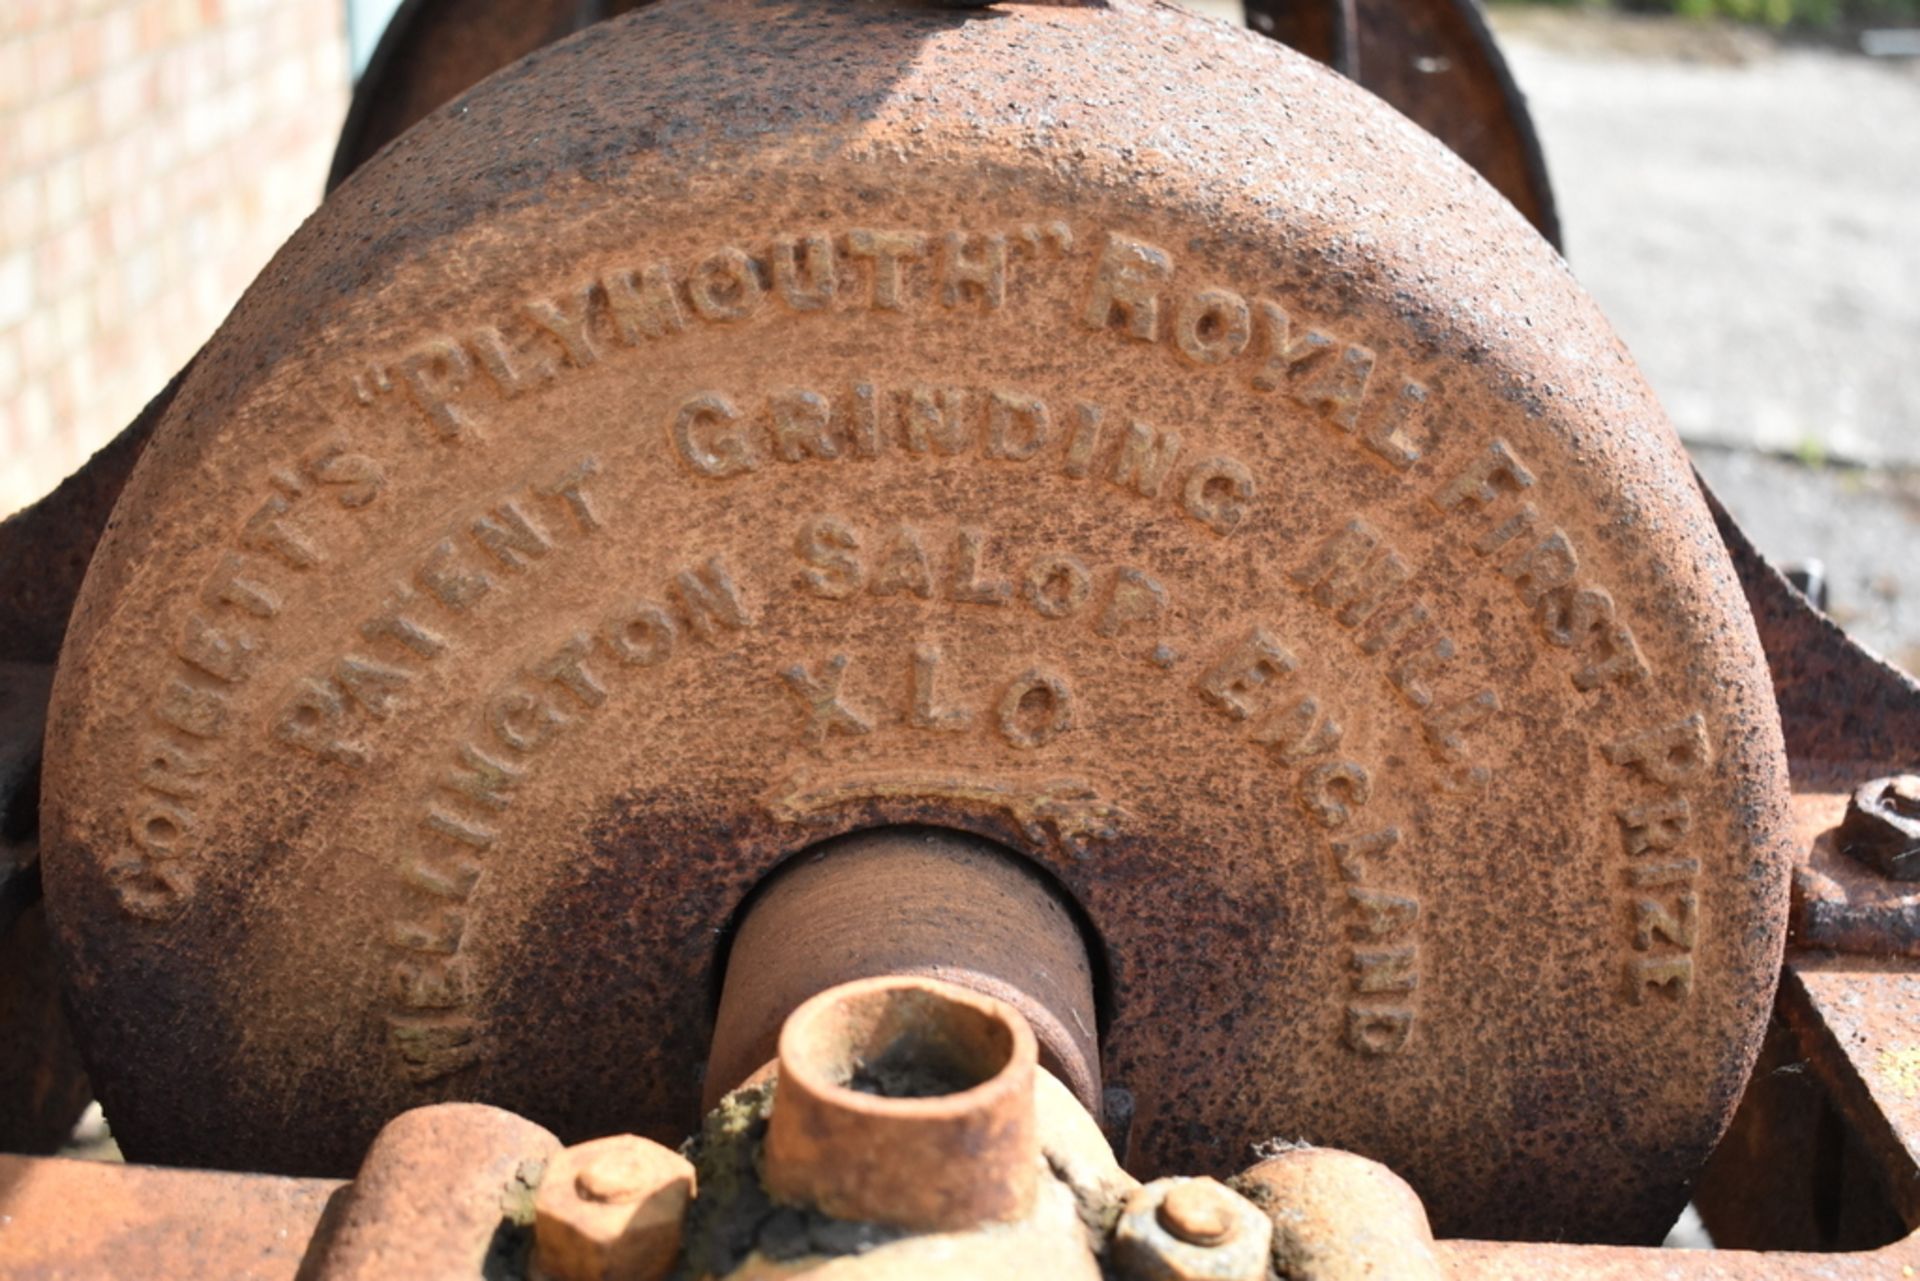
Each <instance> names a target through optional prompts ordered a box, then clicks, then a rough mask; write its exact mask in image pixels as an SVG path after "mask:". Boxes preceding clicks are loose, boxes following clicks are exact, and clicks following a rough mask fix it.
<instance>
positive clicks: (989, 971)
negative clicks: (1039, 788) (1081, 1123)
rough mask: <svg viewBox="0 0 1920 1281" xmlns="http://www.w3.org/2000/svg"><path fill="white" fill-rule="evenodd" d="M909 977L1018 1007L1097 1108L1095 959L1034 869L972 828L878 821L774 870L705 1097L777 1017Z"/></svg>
mask: <svg viewBox="0 0 1920 1281" xmlns="http://www.w3.org/2000/svg"><path fill="white" fill-rule="evenodd" d="M883 974H916V975H922V976H925V977H927V978H932V979H940V980H942V981H944V982H948V983H958V984H961V985H962V986H965V987H969V988H972V989H973V990H974V991H976V992H981V993H984V994H985V995H987V996H990V997H993V998H994V999H996V1000H1000V1001H1005V1002H1006V1003H1007V1004H1008V1005H1011V1006H1013V1007H1014V1008H1015V1009H1017V1010H1019V1011H1020V1013H1021V1015H1022V1016H1023V1017H1024V1018H1025V1019H1026V1020H1027V1022H1028V1023H1029V1024H1030V1025H1031V1026H1032V1028H1033V1034H1034V1036H1035V1037H1036V1038H1037V1039H1038V1041H1039V1045H1040V1063H1041V1066H1043V1067H1045V1068H1046V1069H1047V1070H1048V1071H1049V1072H1052V1073H1053V1074H1054V1075H1055V1076H1057V1077H1059V1078H1060V1080H1061V1081H1062V1083H1064V1084H1065V1085H1066V1087H1067V1088H1068V1089H1070V1090H1072V1091H1073V1093H1074V1097H1075V1098H1077V1099H1079V1100H1080V1103H1081V1106H1082V1107H1085V1108H1086V1109H1087V1110H1088V1111H1089V1112H1091V1113H1093V1114H1094V1116H1095V1117H1096V1118H1098V1117H1099V1115H1100V1098H1101V1092H1100V1047H1099V1041H1098V1035H1099V1033H1098V1028H1097V1026H1096V1022H1095V1015H1094V996H1093V966H1092V964H1091V962H1090V961H1089V960H1088V957H1087V946H1086V943H1085V941H1084V940H1083V939H1082V937H1081V933H1080V927H1079V925H1078V924H1077V923H1076V922H1075V920H1074V918H1073V915H1072V913H1071V911H1070V910H1069V909H1068V907H1067V906H1066V904H1065V903H1064V902H1062V900H1061V897H1060V895H1059V893H1058V891H1056V890H1055V889H1054V888H1053V887H1052V886H1051V885H1050V884H1048V883H1047V881H1046V880H1045V879H1043V878H1042V876H1041V875H1040V873H1039V872H1038V871H1036V870H1035V869H1034V868H1033V867H1032V866H1031V865H1029V864H1028V863H1027V862H1025V861H1024V860H1023V859H1021V858H1020V857H1019V856H1018V855H1017V854H1014V853H1013V852H1012V851H1010V850H1007V849H1004V848H1002V847H1001V846H999V845H996V844H994V843H993V842H992V841H988V840H985V839H983V838H981V837H978V836H974V835H972V834H970V833H967V832H956V831H952V830H949V829H946V828H935V827H885V828H878V829H875V830H872V831H865V832H855V833H852V834H849V835H847V836H842V837H839V838H837V839H835V840H832V841H828V842H825V843H823V844H821V845H819V846H817V847H815V848H814V849H812V850H810V851H808V852H807V853H805V854H802V855H800V856H799V857H797V858H795V859H793V860H792V861H791V862H789V863H788V864H787V866H786V867H784V868H783V869H781V870H780V872H778V873H777V874H776V875H775V877H774V878H773V880H772V881H771V882H770V883H769V884H768V885H767V887H766V890H765V891H764V892H763V893H762V894H761V895H760V897H759V898H758V899H757V900H756V901H755V902H754V903H753V905H752V907H751V908H750V909H749V910H748V912H747V914H746V918H745V919H744V920H743V921H742V922H741V923H740V930H739V933H738V934H737V935H736V936H735V938H734V942H733V950H732V952H731V954H730V955H729V956H728V958H727V975H726V983H725V986H724V988H723V989H722V991H721V995H720V1009H719V1012H718V1014H717V1015H716V1017H715V1019H714V1029H713V1046H712V1050H711V1052H710V1053H709V1055H708V1059H707V1085H706V1098H705V1105H706V1106H707V1107H709V1108H711V1107H713V1106H714V1105H715V1104H717V1103H718V1102H719V1101H720V1098H721V1096H722V1095H724V1094H726V1093H727V1092H728V1091H729V1090H732V1089H733V1088H734V1087H736V1086H738V1085H739V1084H740V1083H741V1082H742V1081H744V1080H745V1079H746V1078H747V1076H748V1074H750V1073H752V1072H754V1071H755V1070H757V1069H758V1068H759V1067H760V1066H761V1065H762V1064H764V1063H766V1062H767V1060H769V1059H771V1058H772V1057H773V1055H774V1045H775V1042H776V1040H777V1039H778V1037H779V1033H780V1027H781V1024H782V1023H783V1022H784V1021H785V1019H786V1017H787V1015H789V1014H790V1013H792V1012H793V1011H794V1010H795V1009H796V1008H797V1007H798V1006H799V1005H800V1003H801V1002H802V1001H804V1000H806V999H807V998H808V997H810V996H812V995H813V994H814V993H816V992H823V991H825V990H826V989H828V988H830V987H832V986H834V985H835V984H838V983H848V982H852V981H853V980H855V979H865V978H876V977H878V976H880V975H883Z"/></svg>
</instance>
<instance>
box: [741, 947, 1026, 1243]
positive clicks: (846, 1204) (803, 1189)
mask: <svg viewBox="0 0 1920 1281" xmlns="http://www.w3.org/2000/svg"><path fill="white" fill-rule="evenodd" d="M1035 1069H1036V1053H1035V1045H1034V1039H1033V1032H1032V1030H1031V1029H1030V1028H1029V1027H1028V1026H1027V1021H1026V1020H1025V1019H1023V1018H1021V1017H1020V1014H1019V1012H1018V1011H1016V1010H1014V1009H1013V1008H1012V1007H1011V1006H1009V1005H1007V1004H1006V1003H1005V1002H1002V1001H996V1000H993V999H992V998H990V997H985V996H981V995H980V994H978V993H977V992H972V991H969V990H967V989H966V988H962V987H957V986H955V985H953V984H950V983H940V982H937V981H935V980H932V979H924V978H911V977H898V976H895V977H886V978H878V979H865V980H862V981H860V982H857V983H848V984H846V985H844V986H841V987H837V988H833V989H831V990H829V991H826V992H822V993H821V994H820V995H818V996H816V997H814V998H813V999H812V1000H810V1001H807V1002H806V1003H805V1004H803V1005H802V1006H801V1007H800V1008H799V1009H797V1010H795V1011H794V1012H793V1014H792V1016H791V1017H789V1018H788V1019H787V1021H786V1024H785V1026H784V1027H783V1028H782V1029H781V1032H780V1069H779V1070H780V1075H779V1080H778V1082H777V1084H776V1085H775V1086H774V1096H773V1115H772V1117H771V1118H770V1119H769V1121H768V1126H767V1141H766V1150H765V1163H764V1168H763V1171H762V1173H763V1177H764V1179H765V1181H766V1185H767V1190H768V1191H769V1192H771V1193H772V1194H773V1195H774V1196H775V1197H777V1198H779V1199H780V1200H783V1201H788V1202H792V1203H796V1204H801V1205H809V1206H813V1207H815V1208H817V1209H819V1210H821V1211H822V1212H824V1213H826V1214H828V1215H831V1216H832V1217H834V1218H838V1219H853V1220H860V1221H865V1222H871V1223H887V1224H892V1225H895V1226H898V1227H905V1228H913V1229H917V1230H922V1231H935V1232H938V1231H953V1230H957V1229H961V1228H967V1227H972V1226H975V1225H977V1224H981V1223H988V1222H996V1221H1003V1220H1007V1219H1013V1218H1018V1217H1019V1216H1020V1215H1022V1214H1024V1213H1025V1212H1026V1210H1027V1207H1028V1206H1029V1204H1030V1203H1031V1201H1032V1199H1033V1191H1034V1181H1035V1177H1036V1175H1037V1172H1038V1169H1039V1163H1040V1143H1039V1137H1038V1133H1037V1130H1036V1128H1035V1122H1034V1093H1033V1092H1034V1073H1035Z"/></svg>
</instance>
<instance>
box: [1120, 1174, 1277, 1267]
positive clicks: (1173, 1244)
mask: <svg viewBox="0 0 1920 1281" xmlns="http://www.w3.org/2000/svg"><path fill="white" fill-rule="evenodd" d="M1272 1241H1273V1222H1272V1220H1270V1219H1268V1218H1267V1216H1266V1215H1265V1214H1264V1213H1262V1212H1261V1210H1260V1209H1259V1208H1258V1207H1257V1206H1255V1205H1254V1204H1253V1203H1252V1202H1250V1201H1248V1200H1247V1199H1246V1198H1245V1197H1243V1196H1241V1195H1239V1194H1238V1193H1237V1192H1233V1191H1231V1190H1229V1189H1228V1188H1227V1187H1225V1186H1224V1185H1222V1184H1220V1183H1218V1182H1215V1181H1214V1180H1213V1179H1156V1180H1155V1181H1154V1182H1152V1183H1149V1184H1146V1185H1145V1186H1144V1187H1140V1188H1136V1189H1134V1192H1133V1194H1132V1195H1131V1196H1129V1197H1128V1198H1127V1202H1126V1205H1125V1206H1124V1207H1122V1209H1121V1211H1120V1219H1119V1222H1117V1223H1116V1224H1115V1225H1114V1229H1113V1248H1112V1257H1113V1263H1114V1267H1115V1269H1116V1270H1117V1271H1118V1272H1119V1274H1120V1276H1122V1277H1123V1278H1127V1281H1266V1278H1267V1277H1268V1275H1269V1273H1268V1262H1269V1257H1270V1247H1271V1245H1272Z"/></svg>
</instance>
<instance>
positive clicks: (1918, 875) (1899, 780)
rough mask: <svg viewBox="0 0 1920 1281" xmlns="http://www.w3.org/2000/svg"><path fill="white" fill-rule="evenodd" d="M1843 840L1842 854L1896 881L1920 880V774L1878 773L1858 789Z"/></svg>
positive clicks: (1844, 825) (1842, 831) (1843, 824)
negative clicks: (1884, 775) (1879, 776)
mask: <svg viewBox="0 0 1920 1281" xmlns="http://www.w3.org/2000/svg"><path fill="white" fill-rule="evenodd" d="M1837 840H1838V843H1839V846H1840V850H1841V852H1842V853H1844V854H1846V855H1848V856H1849V857H1851V858H1854V859H1856V860H1858V861H1860V862H1862V863H1865V864H1866V865H1867V866H1868V867H1871V868H1873V869H1875V870H1876V871H1878V872H1879V873H1880V874H1881V875H1882V876H1884V877H1887V878H1888V879H1890V880H1895V881H1913V880H1920V775H1914V774H1896V775H1894V776H1893V777H1891V778H1876V779H1873V780H1872V781H1870V782H1866V783H1862V784H1861V785H1860V786H1859V787H1858V788H1856V789H1854V793H1853V796H1852V797H1851V798H1850V799H1849V800H1848V801H1847V814H1846V817H1845V818H1843V819H1841V820H1840V831H1839V833H1838V835H1837Z"/></svg>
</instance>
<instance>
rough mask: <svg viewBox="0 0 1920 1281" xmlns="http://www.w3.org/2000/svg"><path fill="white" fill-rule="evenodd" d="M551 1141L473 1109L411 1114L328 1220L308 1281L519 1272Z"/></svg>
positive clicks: (455, 1106)
mask: <svg viewBox="0 0 1920 1281" xmlns="http://www.w3.org/2000/svg"><path fill="white" fill-rule="evenodd" d="M559 1151H560V1142H559V1140H557V1139H555V1138H554V1137H553V1135H551V1134H549V1133H547V1131H545V1130H543V1129H542V1128H540V1127H539V1126H537V1125H535V1124H533V1123H532V1122H531V1121H528V1120H526V1119H524V1118H522V1117H518V1116H515V1115H513V1114H512V1113H511V1112H503V1111H501V1110H500V1109H499V1108H490V1107H486V1106H484V1105H481V1104H477V1103H449V1104H442V1105H441V1106H439V1107H428V1108H416V1109H414V1110H413V1111H411V1112H404V1113H402V1114H401V1115H399V1116H397V1117H395V1118H394V1119H393V1120H392V1121H390V1122H388V1123H387V1125H386V1127H385V1128H384V1129H382V1130H381V1131H380V1134H379V1137H377V1138H376V1139H375V1140H374V1141H373V1146H372V1147H370V1148H369V1149H368V1150H367V1155H366V1159H365V1160H364V1161H362V1162H361V1164H360V1171H359V1173H358V1174H357V1175H355V1176H354V1180H353V1183H352V1184H351V1185H350V1186H349V1188H348V1189H347V1190H346V1192H345V1193H343V1195H342V1197H341V1199H340V1201H339V1202H338V1204H337V1205H336V1206H334V1207H333V1208H331V1209H330V1210H329V1213H328V1221H327V1223H326V1224H324V1225H323V1228H322V1232H321V1235H320V1238H319V1239H318V1240H316V1242H315V1245H314V1248H313V1249H312V1250H311V1251H310V1252H309V1254H310V1257H309V1258H308V1260H307V1265H306V1267H305V1268H303V1269H302V1272H303V1275H304V1276H305V1277H306V1278H307V1279H308V1281H392V1279H393V1278H396V1277H406V1278H408V1279H409V1281H472V1278H474V1277H477V1276H481V1275H482V1274H483V1271H484V1270H485V1269H488V1268H491V1269H493V1270H494V1271H495V1272H498V1271H499V1270H501V1269H509V1268H510V1269H514V1270H518V1271H521V1272H524V1270H525V1266H526V1260H527V1257H528V1254H529V1252H530V1251H531V1249H532V1245H533V1221H534V1211H533V1197H534V1189H535V1188H537V1187H538V1186H539V1185H540V1182H541V1179H542V1178H543V1177H544V1175H545V1173H546V1166H547V1162H548V1161H550V1160H552V1159H553V1158H554V1157H555V1156H556V1155H557V1154H558V1153H559Z"/></svg>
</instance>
